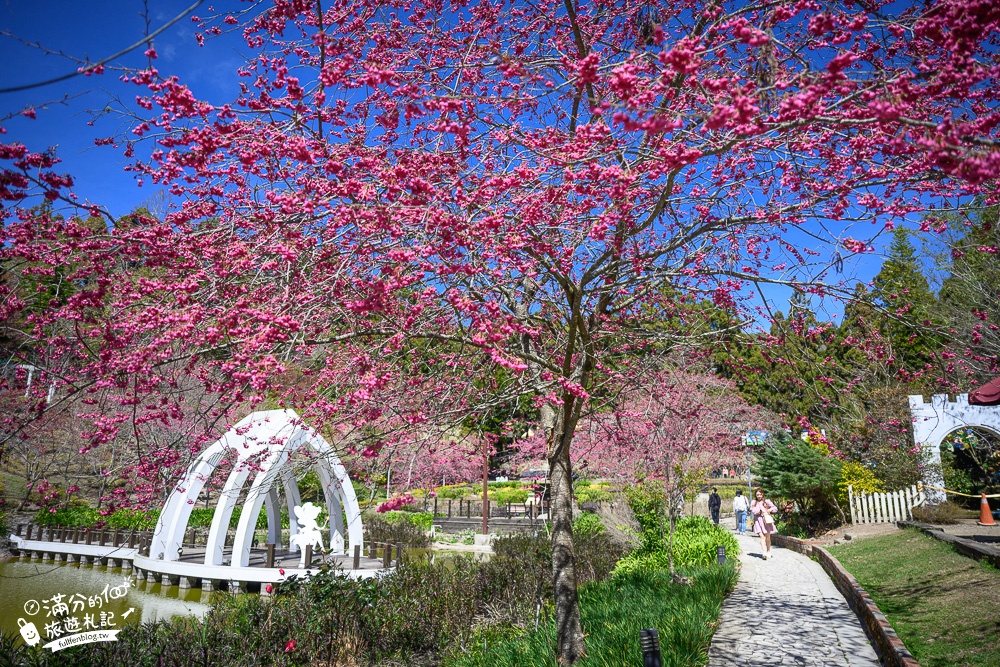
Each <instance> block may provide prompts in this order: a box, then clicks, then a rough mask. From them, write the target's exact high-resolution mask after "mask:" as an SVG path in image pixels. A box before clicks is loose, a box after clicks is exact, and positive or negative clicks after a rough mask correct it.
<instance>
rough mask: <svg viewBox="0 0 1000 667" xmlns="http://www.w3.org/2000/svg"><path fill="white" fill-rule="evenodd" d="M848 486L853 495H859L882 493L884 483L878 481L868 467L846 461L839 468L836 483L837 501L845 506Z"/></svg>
mask: <svg viewBox="0 0 1000 667" xmlns="http://www.w3.org/2000/svg"><path fill="white" fill-rule="evenodd" d="M848 486H850V487H851V489H852V492H853V493H854V495H858V494H860V493H882V492H883V491H885V483H884V482H882V480H881V479H879V478H878V477H877V476H876V475H875V472H874V471H873V470H872V469H871V468H869V467H868V466H864V465H862V464H860V463H858V462H857V461H847V462H845V463H844V465H842V466H841V468H840V481H838V482H837V500H838V502H840V504H841V505H845V504H846V503H847V500H848V493H847V487H848Z"/></svg>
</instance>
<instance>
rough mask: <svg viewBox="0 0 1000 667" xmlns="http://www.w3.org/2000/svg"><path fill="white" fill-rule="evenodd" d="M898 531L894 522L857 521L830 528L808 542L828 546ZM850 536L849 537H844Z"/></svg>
mask: <svg viewBox="0 0 1000 667" xmlns="http://www.w3.org/2000/svg"><path fill="white" fill-rule="evenodd" d="M897 532H899V528H897V527H896V524H894V523H859V524H857V525H850V524H848V525H844V526H841V527H840V528H837V529H836V530H831V531H829V532H827V533H825V534H823V535H820V536H819V537H816V538H813V539H812V540H809V542H810V543H812V544H816V545H819V546H821V547H828V546H831V545H833V544H840V543H841V542H847V541H852V540H863V539H865V538H867V537H880V536H882V535H890V534H892V533H897ZM846 536H850V537H846Z"/></svg>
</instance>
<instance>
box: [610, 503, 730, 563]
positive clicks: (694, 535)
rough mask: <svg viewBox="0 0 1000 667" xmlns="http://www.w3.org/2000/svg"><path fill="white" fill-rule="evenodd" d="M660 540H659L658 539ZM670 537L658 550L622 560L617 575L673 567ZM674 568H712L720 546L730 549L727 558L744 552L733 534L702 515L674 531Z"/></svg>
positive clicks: (666, 538) (659, 544) (658, 546)
mask: <svg viewBox="0 0 1000 667" xmlns="http://www.w3.org/2000/svg"><path fill="white" fill-rule="evenodd" d="M658 539H659V538H658ZM668 540H669V536H668V535H664V536H663V538H662V539H660V541H659V542H658V544H656V545H655V548H648V547H647V548H644V549H639V550H638V551H636V552H634V553H632V554H630V555H628V556H626V557H625V558H622V559H621V560H620V561H619V562H618V565H617V566H616V567H615V570H614V576H615V577H620V576H625V575H629V574H632V573H634V572H648V571H653V570H657V569H662V568H667V567H669V561H668V548H669V542H668ZM673 541H674V566H675V567H683V566H688V565H711V564H712V563H715V562H716V560H717V553H718V552H717V551H716V547H718V546H719V545H720V544H721V545H722V546H724V547H725V548H726V555H727V557H729V558H735V557H736V556H737V555H739V553H740V547H739V544H738V543H737V541H736V538H735V537H733V536H732V534H730V532H729V531H727V530H726V529H724V528H722V527H721V526H716V525H715V524H714V523H712V522H711V521H709V520H708V519H706V518H705V517H701V516H690V517H686V518H684V519H681V520H680V521H678V522H677V526H676V529H675V530H674V540H673Z"/></svg>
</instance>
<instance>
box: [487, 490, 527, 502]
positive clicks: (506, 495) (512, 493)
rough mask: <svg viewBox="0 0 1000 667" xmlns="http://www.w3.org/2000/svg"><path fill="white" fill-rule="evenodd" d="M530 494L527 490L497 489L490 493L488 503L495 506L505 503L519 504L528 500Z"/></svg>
mask: <svg viewBox="0 0 1000 667" xmlns="http://www.w3.org/2000/svg"><path fill="white" fill-rule="evenodd" d="M530 493H531V492H530V491H528V490H527V489H511V488H507V489H497V490H496V491H490V495H489V498H490V502H491V503H495V504H497V505H506V504H507V503H514V504H521V503H523V502H524V501H525V500H527V499H528V495H529V494H530Z"/></svg>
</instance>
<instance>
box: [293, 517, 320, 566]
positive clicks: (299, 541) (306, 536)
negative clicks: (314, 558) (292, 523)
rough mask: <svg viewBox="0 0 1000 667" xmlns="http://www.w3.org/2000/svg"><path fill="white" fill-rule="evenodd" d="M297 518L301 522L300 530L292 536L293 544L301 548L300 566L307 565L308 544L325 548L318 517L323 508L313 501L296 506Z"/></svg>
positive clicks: (314, 547)
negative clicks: (317, 521) (317, 520)
mask: <svg viewBox="0 0 1000 667" xmlns="http://www.w3.org/2000/svg"><path fill="white" fill-rule="evenodd" d="M293 510H294V512H295V518H296V519H298V522H299V532H298V533H297V534H295V535H293V536H292V540H291V542H292V544H293V545H295V546H297V547H298V548H299V551H300V552H301V553H302V557H301V559H300V560H299V567H305V566H306V545H312V547H313V549H316V547H317V546H318V547H319V549H320V550H322V549H323V533H322V532H321V531H320V529H319V524H318V523H316V519H317V518H318V517H319V513H320V512H321V511H322V508H321V507H319V506H318V505H314V504H312V503H306V504H305V505H302V506H301V507H298V506H296V507H294V508H293Z"/></svg>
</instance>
